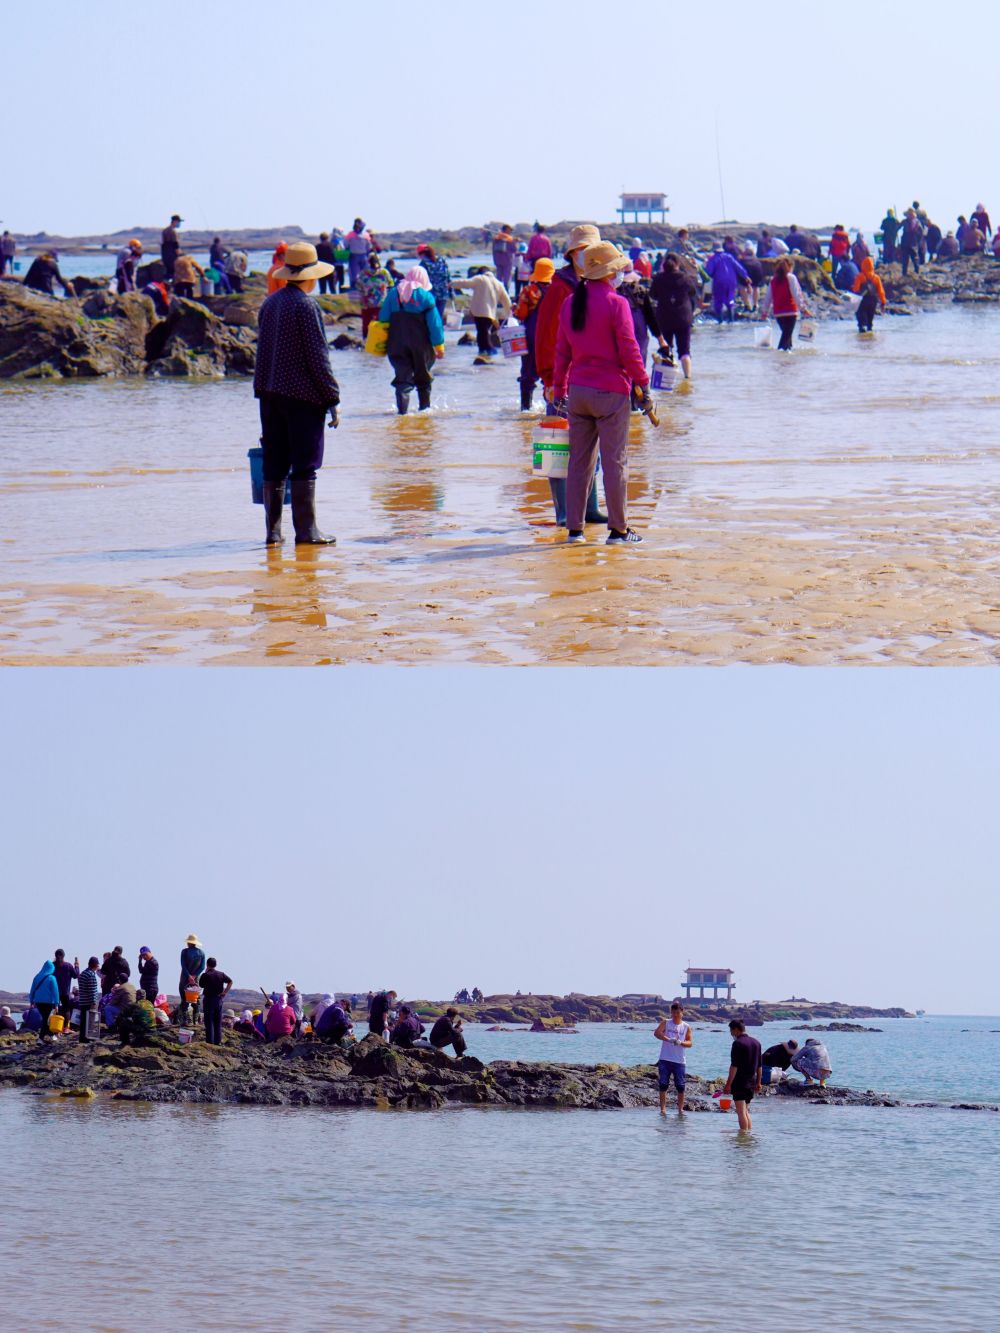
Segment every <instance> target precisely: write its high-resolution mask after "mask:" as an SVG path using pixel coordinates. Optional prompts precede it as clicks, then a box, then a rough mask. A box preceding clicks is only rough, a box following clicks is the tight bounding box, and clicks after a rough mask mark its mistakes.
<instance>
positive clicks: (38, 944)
mask: <svg viewBox="0 0 1000 1333" xmlns="http://www.w3.org/2000/svg"><path fill="white" fill-rule="evenodd" d="M945 678H946V679H947V683H948V688H947V689H942V688H941V682H943V681H944V680H945ZM5 685H6V689H5V692H4V696H3V714H4V735H5V738H6V741H7V762H6V764H5V766H4V773H3V781H2V799H3V802H4V808H5V810H6V812H7V815H8V828H9V834H8V839H7V849H8V850H7V870H8V875H7V877H6V880H7V883H8V884H9V885H10V886H11V891H10V892H9V893H8V895H7V903H6V912H5V927H6V929H5V931H4V934H3V939H2V941H0V986H2V987H3V988H4V989H9V990H14V991H17V990H21V989H23V988H25V987H26V986H27V985H28V983H29V982H30V979H31V977H32V976H33V975H34V973H35V972H36V971H37V969H38V967H39V966H40V964H41V963H42V961H43V960H44V959H45V958H46V957H49V956H51V953H52V950H53V949H54V948H55V947H57V946H61V947H63V948H65V949H66V950H67V951H68V952H69V954H70V955H72V954H74V953H77V954H79V955H80V956H81V957H83V956H84V955H86V954H89V953H90V952H94V953H97V954H100V953H101V952H103V950H105V949H110V948H111V947H112V945H113V944H116V943H120V944H122V945H124V946H125V949H126V952H127V953H128V956H129V958H130V959H134V957H135V954H136V952H137V950H138V948H139V946H140V944H149V945H150V946H151V947H152V948H153V950H154V952H155V953H156V955H157V957H158V958H159V960H160V963H161V967H162V968H163V975H164V979H165V982H166V983H167V984H168V985H169V987H170V988H171V989H172V988H173V986H174V985H175V984H176V978H175V976H174V972H175V970H176V969H177V967H178V964H177V956H178V954H179V951H180V949H181V947H182V945H183V940H184V936H185V935H186V934H187V933H188V931H191V930H194V931H196V932H197V933H198V935H199V936H200V937H201V939H202V940H203V941H204V944H205V947H206V949H207V950H208V951H209V952H211V953H214V954H215V955H216V956H217V957H218V959H219V962H220V965H221V966H222V967H223V969H224V970H226V971H228V972H229V973H230V975H231V976H233V977H234V979H235V981H236V982H237V984H238V985H240V986H241V987H253V986H257V985H264V986H266V987H267V988H269V989H270V988H272V987H274V986H276V985H280V984H282V983H283V982H284V981H286V980H294V981H296V982H297V983H298V984H299V986H301V987H302V988H303V989H305V990H309V991H313V990H320V991H322V990H329V989H334V988H336V989H340V990H352V989H356V990H359V991H361V992H364V991H366V990H368V989H369V988H374V987H382V986H394V987H395V988H396V989H397V990H398V991H399V992H400V993H401V994H405V995H408V996H410V997H413V998H417V997H419V998H439V999H441V998H446V997H447V996H450V995H451V994H453V993H454V992H455V991H456V990H458V989H459V988H460V987H462V986H468V987H469V988H470V989H471V988H472V987H473V986H477V985H478V986H480V987H481V988H482V989H483V991H484V992H486V993H488V994H489V993H497V992H501V991H508V990H509V991H515V990H517V989H520V990H522V991H525V992H527V991H534V992H536V993H542V992H545V993H555V994H565V993H567V992H569V991H574V990H575V991H581V992H585V993H590V994H611V995H617V994H622V993H625V992H628V991H644V992H645V991H648V992H651V993H652V992H658V993H660V994H663V995H672V994H674V993H676V992H677V990H678V988H679V983H680V981H681V976H682V972H683V969H684V968H685V967H686V966H688V964H689V963H690V964H692V965H695V966H704V967H709V966H716V967H731V968H733V969H734V971H735V973H736V992H735V999H736V1001H737V1002H749V1001H751V1000H753V999H764V1000H780V999H784V998H787V997H789V996H791V995H798V996H806V997H808V998H810V999H815V1000H842V1001H844V1002H847V1003H851V1004H870V1005H873V1006H877V1007H888V1006H894V1005H900V1006H903V1007H905V1008H908V1009H911V1010H912V1009H916V1008H922V1009H926V1010H927V1011H929V1012H934V1013H951V1014H975V1013H983V1014H989V1013H995V1012H996V1003H995V999H994V996H995V986H994V984H993V980H992V971H991V968H990V961H991V958H992V953H993V940H994V938H995V934H996V926H997V924H998V909H997V906H996V895H995V890H994V888H993V884H992V880H993V877H994V863H995V849H994V847H993V836H992V830H993V828H994V826H995V792H996V788H997V781H996V779H997V769H998V767H1000V744H998V741H1000V735H998V734H997V733H998V731H1000V727H998V724H997V713H996V709H995V707H994V708H992V709H991V707H990V705H991V704H992V702H993V698H994V692H995V688H994V682H993V673H990V672H977V671H974V670H972V671H968V672H955V671H951V672H947V676H946V675H945V672H944V669H939V670H935V671H928V672H922V671H916V670H913V671H906V670H902V669H900V670H894V671H891V672H883V671H865V670H856V671H855V670H849V669H839V670H830V671H824V670H821V669H818V668H814V669H812V670H810V671H808V672H794V671H791V670H785V669H781V668H775V669H772V670H769V671H765V672H754V671H746V672H729V671H721V670H715V671H698V670H694V669H690V670H684V671H671V672H665V671H653V670H650V671H632V672H628V673H620V672H615V671H613V670H611V671H608V670H603V669H590V670H587V671H582V672H577V671H573V670H572V669H570V670H552V669H550V670H547V671H544V672H542V671H532V672H517V671H502V670H499V671H489V670H484V669H477V670H466V671H462V670H453V669H444V668H437V669H435V670H434V671H417V670H409V671H404V670H392V669H388V668H383V669H380V670H371V669H368V670H365V669H360V670H353V669H350V668H343V667H342V668H338V669H337V671H336V672H324V671H323V670H322V669H320V670H318V671H311V670H302V669H300V670H291V669H289V670H284V671H281V672H279V673H277V674H276V673H274V672H273V671H270V670H268V669H263V670H259V671H258V670H249V669H245V670H241V671H233V672H214V671H203V670H192V671H170V670H162V669H161V670H157V669H154V668H149V669H145V670H143V671H141V672H139V671H136V672H119V671H116V670H114V669H110V670H101V669H97V668H90V669H88V670H87V671H79V672H58V671H30V672H16V671H11V672H8V673H7V674H6V676H5ZM570 754H571V755H572V756H573V758H572V760H570V759H569V758H567V756H568V755H570Z"/></svg>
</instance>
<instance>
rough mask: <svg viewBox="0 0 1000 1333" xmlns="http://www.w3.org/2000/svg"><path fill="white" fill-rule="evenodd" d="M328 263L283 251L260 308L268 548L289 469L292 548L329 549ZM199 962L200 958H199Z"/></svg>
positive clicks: (275, 536) (333, 405)
mask: <svg viewBox="0 0 1000 1333" xmlns="http://www.w3.org/2000/svg"><path fill="white" fill-rule="evenodd" d="M332 271H333V270H332V265H330V264H322V263H320V262H319V260H318V259H317V258H316V248H315V246H313V245H310V244H309V242H308V241H296V242H295V243H294V245H290V246H289V247H288V249H287V250H286V251H285V262H284V265H283V266H282V267H281V268H280V269H278V271H277V273H276V274H275V276H276V277H278V278H280V279H282V280H283V281H284V283H285V285H284V287H282V288H281V289H280V291H276V292H274V293H273V294H272V295H271V296H269V297H268V298H267V300H266V301H265V302H264V304H263V305H262V306H261V308H260V313H259V315H258V335H257V364H256V367H255V369H254V377H253V391H254V395H255V397H256V398H257V399H258V401H259V404H260V425H261V445H262V446H263V449H264V496H263V498H264V518H265V522H266V528H267V535H266V539H265V540H266V543H267V545H268V546H277V545H280V544H281V540H282V538H281V514H282V505H283V504H284V498H285V481H286V479H287V478H288V476H289V474H291V483H292V484H291V491H292V523H293V525H294V527H295V543H296V545H297V546H332V545H333V544H334V543H335V542H336V540H337V539H336V537H329V536H327V535H326V534H325V533H323V532H320V530H319V528H318V527H317V526H316V473H317V472H318V471H319V469H320V468H321V467H322V466H323V450H324V440H325V434H326V432H325V419H326V415H327V413H329V415H330V425H331V426H334V427H335V426H337V425H338V423H339V420H340V418H339V416H338V413H337V407H338V405H339V403H340V386H339V385H338V384H337V381H336V380H335V379H334V376H333V369H332V367H331V365H330V349H329V347H328V346H327V341H326V331H325V329H324V327H323V314H322V312H321V310H320V308H319V306H318V305H317V304H316V302H315V301H314V300H311V299H310V298H311V293H312V292H313V291H314V290H315V288H316V282H317V279H319V278H322V277H326V276H327V275H328V274H329V273H331V272H332ZM202 963H203V964H204V959H202Z"/></svg>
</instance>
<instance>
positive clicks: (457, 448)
mask: <svg viewBox="0 0 1000 1333" xmlns="http://www.w3.org/2000/svg"><path fill="white" fill-rule="evenodd" d="M334 331H335V330H331V334H332V333H333V332H334ZM457 336H458V335H457V334H456V333H453V332H449V334H448V336H447V342H448V350H447V356H446V358H445V360H444V361H443V362H441V363H440V365H439V366H438V367H436V372H435V374H436V378H435V384H434V407H433V411H432V412H431V413H429V414H426V415H420V416H417V415H416V414H413V415H411V416H409V417H405V418H399V417H397V416H396V415H395V413H394V409H393V390H392V387H391V383H390V380H391V375H392V371H391V367H390V366H389V365H388V363H387V362H386V361H385V360H384V359H382V358H376V357H371V356H366V355H365V354H364V353H362V352H359V351H347V352H342V353H334V354H333V365H334V370H335V373H336V375H337V377H338V379H339V381H340V384H341V390H342V396H343V404H342V410H341V425H340V428H339V429H338V430H337V431H336V432H334V431H328V432H327V458H326V464H325V466H324V468H323V471H322V472H321V474H320V478H319V482H318V498H319V509H320V518H321V522H322V525H323V526H324V527H325V528H326V529H327V530H329V531H333V532H335V533H336V534H337V537H338V546H337V547H336V549H335V550H333V551H327V552H324V553H321V554H316V553H315V552H314V551H310V550H300V551H298V552H296V551H294V549H293V548H292V547H291V546H290V544H286V546H285V548H284V550H283V551H282V552H275V551H271V552H270V553H269V552H267V551H265V549H264V547H263V545H262V533H263V516H262V512H261V509H260V507H259V506H257V507H254V506H252V505H251V503H250V483H249V476H248V472H247V459H246V455H247V449H248V448H250V447H252V446H254V445H255V444H256V443H257V440H258V436H259V422H258V417H257V407H256V403H255V401H254V398H253V393H252V388H251V385H250V383H249V381H247V380H245V379H231V380H226V381H220V382H208V383H205V382H200V383H199V382H177V381H159V380H152V381H150V380H145V379H142V378H136V379H133V380H128V381H119V382H115V381H100V382H69V383H56V384H16V385H15V384H7V385H4V386H2V387H0V410H2V417H3V430H2V432H0V495H2V497H3V504H4V532H3V539H2V541H0V607H2V609H3V611H4V612H5V613H7V614H6V615H5V624H6V627H5V629H4V631H3V632H2V635H0V656H2V658H3V660H5V661H13V662H36V661H67V662H74V661H76V662H115V661H126V660H127V661H132V662H134V661H153V660H164V658H165V657H169V660H171V661H173V662H179V663H198V662H205V661H221V662H226V663H233V664H236V663H247V664H253V663H258V662H264V661H266V660H268V658H269V657H270V656H273V655H275V654H279V655H282V656H283V657H284V659H285V660H292V661H295V662H303V663H313V662H320V661H329V660H334V661H339V660H344V661H372V660H394V661H404V660H405V661H412V660H414V657H415V655H419V656H420V659H421V660H437V661H452V662H469V661H487V662H496V663H505V662H512V663H518V662H527V663H544V662H552V661H555V662H573V661H579V662H583V663H595V664H596V663H601V662H605V663H608V664H611V663H622V662H629V663H644V662H662V661H681V662H691V663H700V662H716V661H732V660H739V661H766V662H770V661H801V662H808V661H817V660H818V661H822V662H828V663H840V662H848V663H856V664H862V663H877V662H884V661H893V662H897V663H899V662H906V663H910V662H924V661H927V662H930V663H934V664H937V663H940V662H942V661H975V662H979V661H991V662H992V661H996V660H997V642H998V638H1000V620H998V616H997V612H996V602H995V596H994V591H995V588H994V584H995V579H994V575H993V572H992V567H991V561H992V560H993V559H994V558H995V549H994V548H995V540H994V538H995V522H994V516H995V513H996V511H997V508H998V506H1000V414H998V411H997V406H998V403H1000V391H998V388H997V383H998V379H997V377H998V372H1000V319H998V318H997V315H996V312H995V311H992V310H988V311H987V310H983V309H982V308H968V307H966V308H963V307H958V306H956V307H948V308H946V309H943V310H940V311H937V312H934V313H929V314H925V315H917V316H914V317H912V318H887V319H884V320H881V321H880V322H879V325H878V334H877V336H876V337H875V338H874V339H863V338H859V336H858V334H857V332H856V330H855V327H854V325H853V323H852V322H850V321H842V322H827V323H824V324H823V325H821V326H820V328H819V332H818V334H817V337H816V339H815V340H814V341H813V342H812V343H811V344H809V345H808V346H803V347H802V348H801V349H800V350H798V351H796V352H795V353H793V354H792V355H791V356H786V355H783V354H779V353H778V352H776V351H763V350H760V349H755V348H754V347H753V337H752V326H751V325H749V324H748V323H742V324H737V325H736V326H735V327H732V328H730V327H723V328H717V327H715V326H714V325H712V324H705V325H702V326H700V327H699V328H698V330H697V331H696V335H695V342H694V361H695V379H694V381H693V385H692V387H691V390H690V392H687V391H685V390H684V389H683V388H680V389H678V390H676V391H675V392H674V393H672V394H670V395H667V396H666V399H667V402H666V405H662V410H661V421H662V425H661V428H660V429H659V430H658V431H656V430H653V429H652V428H651V427H649V426H648V424H647V423H646V422H645V420H641V421H637V422H636V423H634V425H633V430H632V437H631V444H630V481H629V504H630V512H631V514H632V516H633V519H634V522H635V524H636V525H637V526H639V527H640V528H641V529H642V530H643V532H644V533H645V534H646V540H645V543H644V545H643V547H642V548H641V549H638V548H637V549H636V550H634V551H629V552H625V553H622V552H617V553H611V554H612V556H613V557H614V558H613V559H609V557H608V556H607V555H606V553H605V551H604V548H603V545H602V544H600V542H599V541H598V538H599V537H600V536H601V535H602V534H600V533H596V530H591V531H590V538H591V540H590V541H588V543H587V546H586V547H585V548H583V549H580V548H568V549H567V548H566V547H565V545H564V544H563V545H560V544H559V541H560V533H559V532H558V531H557V530H556V529H555V528H554V526H553V525H552V506H551V502H550V499H549V488H548V485H547V484H546V482H545V481H544V480H539V479H536V478H534V477H533V476H532V472H531V435H532V419H531V418H530V417H527V416H524V415H522V414H521V413H520V412H519V411H518V386H517V381H516V375H517V373H518V367H517V366H516V365H511V364H510V363H508V362H504V361H503V360H502V359H501V358H497V364H494V365H490V366H486V367H476V366H475V365H474V364H473V360H474V356H475V349H474V348H467V347H458V346H457ZM540 401H541V400H540V395H536V408H537V406H538V405H539V404H540ZM289 527H290V523H289ZM595 534H596V535H595ZM562 535H563V536H564V534H562ZM623 556H624V557H625V558H619V557H623ZM570 557H572V558H571V559H570Z"/></svg>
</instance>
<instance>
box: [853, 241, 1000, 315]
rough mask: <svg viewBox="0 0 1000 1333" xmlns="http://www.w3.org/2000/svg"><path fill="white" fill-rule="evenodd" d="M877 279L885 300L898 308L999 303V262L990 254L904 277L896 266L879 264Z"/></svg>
mask: <svg viewBox="0 0 1000 1333" xmlns="http://www.w3.org/2000/svg"><path fill="white" fill-rule="evenodd" d="M878 272H879V277H880V278H881V279H882V283H883V285H884V286H885V294H886V296H887V297H888V299H889V300H890V301H892V302H894V303H898V304H900V305H904V306H906V305H914V306H918V307H920V306H935V305H941V304H943V303H945V302H948V303H951V302H957V303H958V304H960V305H978V304H985V305H993V304H995V303H996V302H998V301H1000V262H998V261H997V260H996V259H994V257H993V256H992V255H991V254H988V255H961V256H959V258H957V259H951V260H947V261H942V262H941V263H934V264H925V265H924V267H923V268H922V269H921V270H920V272H919V273H915V272H914V271H913V269H912V268H911V269H910V271H909V273H908V274H907V276H906V277H905V278H904V277H903V270H902V267H901V266H900V265H899V264H882V265H880V267H879V270H878Z"/></svg>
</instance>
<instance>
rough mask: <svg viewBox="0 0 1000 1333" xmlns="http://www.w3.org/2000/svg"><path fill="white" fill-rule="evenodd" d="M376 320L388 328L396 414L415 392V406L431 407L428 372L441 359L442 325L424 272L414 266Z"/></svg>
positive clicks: (403, 411) (402, 411)
mask: <svg viewBox="0 0 1000 1333" xmlns="http://www.w3.org/2000/svg"><path fill="white" fill-rule="evenodd" d="M378 317H379V319H380V320H381V321H382V323H383V324H388V325H389V348H388V352H389V362H390V364H391V366H392V369H393V371H394V372H395V373H394V376H393V381H392V384H393V388H394V389H395V390H396V411H397V412H398V413H399V415H400V416H401V417H403V416H406V414H407V412H408V411H409V410H410V394H411V393H412V392H413V390H414V388H416V390H417V406H418V407H419V409H420V411H421V412H426V411H427V409H428V408H429V407H430V405H431V383H432V382H433V379H434V376H433V375H432V374H431V368H432V367H433V365H434V360H435V358H437V360H438V361H440V360H441V358H442V357H443V356H444V325H443V324H442V323H441V316H440V315H439V314H438V308H437V302H436V301H435V299H434V291H433V289H432V286H431V280H430V276H429V275H428V273H427V270H426V269H425V268H422V267H421V266H420V265H419V264H416V265H414V267H413V268H411V269H410V271H409V272H408V273H407V275H406V277H405V278H404V279H403V281H402V282H401V283H400V284H399V286H398V287H393V289H392V290H391V291H390V292H389V293H388V295H387V296H386V298H385V300H384V301H383V302H382V309H381V310H380V311H379V316H378Z"/></svg>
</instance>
